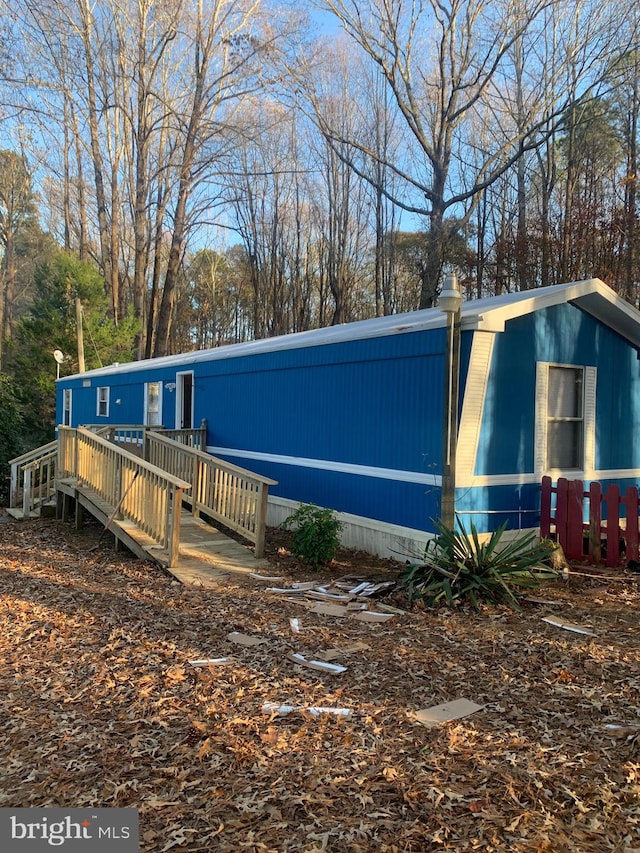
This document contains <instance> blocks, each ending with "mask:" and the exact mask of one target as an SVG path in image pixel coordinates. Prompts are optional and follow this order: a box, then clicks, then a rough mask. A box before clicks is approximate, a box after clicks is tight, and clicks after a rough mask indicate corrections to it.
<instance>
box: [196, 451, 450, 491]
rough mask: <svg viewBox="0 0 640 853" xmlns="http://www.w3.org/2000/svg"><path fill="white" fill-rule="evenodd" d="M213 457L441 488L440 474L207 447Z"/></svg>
mask: <svg viewBox="0 0 640 853" xmlns="http://www.w3.org/2000/svg"><path fill="white" fill-rule="evenodd" d="M207 453H210V454H211V455H212V456H233V457H236V458H238V459H255V460H258V461H260V462H275V463H276V464H277V465H292V466H294V467H296V468H316V469H318V470H320V471H336V472H337V473H339V474H355V475H356V476H359V477H377V478H378V479H381V480H395V481H396V482H400V483H418V484H419V485H426V486H441V485H442V477H441V476H440V474H429V473H421V472H419V471H403V470H399V469H395V468H376V467H374V466H370V465H355V464H353V463H351V462H332V461H330V460H328V459H307V458H305V457H302V456H282V455H280V454H278V453H260V452H257V451H254V450H235V449H234V448H231V447H207Z"/></svg>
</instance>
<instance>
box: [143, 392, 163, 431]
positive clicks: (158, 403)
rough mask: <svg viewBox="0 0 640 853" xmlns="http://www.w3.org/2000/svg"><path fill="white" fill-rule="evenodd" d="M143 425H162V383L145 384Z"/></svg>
mask: <svg viewBox="0 0 640 853" xmlns="http://www.w3.org/2000/svg"><path fill="white" fill-rule="evenodd" d="M144 422H145V424H147V425H148V426H160V425H161V424H162V382H147V383H146V384H145V419H144Z"/></svg>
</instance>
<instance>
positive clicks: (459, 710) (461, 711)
mask: <svg viewBox="0 0 640 853" xmlns="http://www.w3.org/2000/svg"><path fill="white" fill-rule="evenodd" d="M483 708H484V705H476V703H475V702H470V701H469V700H468V699H454V700H453V701H452V702H443V703H442V704H441V705H433V707H431V708H424V709H423V710H421V711H414V713H413V716H414V717H415V719H416V720H417V721H418V722H419V723H422V725H423V726H427V727H431V726H436V725H438V723H448V722H450V721H451V720H459V719H460V718H462V717H468V716H469V714H475V712H476V711H481V710H482V709H483Z"/></svg>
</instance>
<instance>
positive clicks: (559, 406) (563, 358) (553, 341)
mask: <svg viewBox="0 0 640 853" xmlns="http://www.w3.org/2000/svg"><path fill="white" fill-rule="evenodd" d="M445 324H446V317H445V315H444V314H443V312H442V311H440V310H439V309H437V308H433V309H429V310H425V311H416V312H411V313H408V314H403V315H395V316H390V317H380V318H376V319H372V320H364V321H361V322H358V323H350V324H345V325H342V326H334V327H331V328H327V329H317V330H312V331H308V332H301V333H298V334H292V335H286V336H282V337H278V338H270V339H266V340H259V341H252V342H249V343H242V344H235V345H230V346H224V347H220V348H217V349H212V350H204V351H198V352H190V353H185V354H182V355H176V356H169V357H165V358H158V359H152V360H148V361H140V362H134V363H131V364H114V365H112V366H110V367H105V368H100V369H98V370H92V371H89V372H87V373H84V374H80V375H76V376H70V377H65V378H62V379H60V380H59V381H58V400H57V404H58V422H59V423H64V424H68V425H71V426H77V425H79V424H85V423H91V424H95V423H99V424H104V425H107V424H110V423H113V424H136V423H146V424H155V425H157V424H163V425H164V426H165V427H168V428H172V427H176V428H181V427H190V426H194V425H195V426H198V425H199V424H200V421H201V420H202V419H206V422H207V450H208V451H209V452H210V453H212V454H214V455H216V456H220V457H222V458H224V459H227V460H229V461H231V462H234V463H236V464H238V465H241V466H243V467H245V468H248V469H250V470H252V471H255V472H257V473H260V474H263V475H266V476H268V477H271V478H273V479H275V480H277V481H278V485H277V486H275V487H273V488H272V489H271V493H270V506H269V523H271V524H276V523H279V522H280V521H281V520H282V519H283V518H284V517H286V515H288V514H289V513H290V512H291V510H292V508H293V507H295V506H296V505H297V503H298V502H311V503H315V504H318V505H319V506H324V507H330V508H332V509H334V510H336V511H337V512H338V513H339V514H340V515H341V518H342V519H343V521H344V522H345V529H344V539H345V542H346V543H347V544H350V545H353V546H356V547H361V548H363V549H365V550H370V551H372V552H376V553H381V554H384V555H389V554H396V555H397V554H398V553H400V554H402V553H407V551H408V549H410V548H411V547H412V543H413V544H414V545H415V543H423V542H424V541H425V540H426V538H428V536H429V534H430V533H431V532H432V531H433V524H432V521H431V519H433V518H435V517H438V515H439V506H440V495H441V483H442V479H441V459H442V429H443V412H442V409H443V400H444V393H443V387H444V377H445V343H446V329H445ZM461 328H462V333H461V368H460V427H459V441H458V454H457V475H456V485H457V490H456V509H457V512H458V513H459V515H460V516H461V518H462V520H463V521H467V522H468V521H469V520H473V521H474V523H475V524H476V526H477V527H478V529H479V530H481V531H490V530H492V529H495V528H496V527H497V526H498V525H500V524H501V523H502V522H504V521H505V520H507V521H508V522H509V525H510V527H511V528H514V529H518V528H535V527H537V525H538V513H539V506H540V480H541V477H542V476H543V475H544V474H551V476H552V477H553V478H554V479H556V478H557V477H558V476H568V477H574V478H581V479H583V480H586V481H589V480H600V481H601V482H606V481H608V480H615V481H616V482H619V483H620V484H621V485H630V484H636V483H637V481H638V479H640V442H639V441H637V440H636V438H637V436H638V435H639V434H640V361H639V356H638V354H639V352H640V312H638V311H637V310H636V309H634V308H633V307H631V306H630V305H628V304H627V303H626V302H625V301H624V300H622V299H621V298H620V297H618V296H617V295H616V294H615V293H614V292H613V291H612V290H611V289H610V288H608V287H607V286H606V285H605V284H604V283H603V282H601V281H599V280H598V279H591V280H588V281H582V282H574V283H571V284H564V285H557V286H553V287H547V288H540V289H538V290H533V291H527V292H522V293H515V294H507V295H504V296H498V297H494V298H490V299H481V300H475V301H469V302H466V303H463V306H462V317H461Z"/></svg>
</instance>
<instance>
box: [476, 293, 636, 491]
mask: <svg viewBox="0 0 640 853" xmlns="http://www.w3.org/2000/svg"><path fill="white" fill-rule="evenodd" d="M539 361H543V362H557V363H559V364H575V365H579V366H595V367H597V370H598V374H597V387H596V468H603V469H607V468H630V467H640V445H638V444H635V446H634V440H633V435H634V434H635V435H636V436H637V435H638V428H639V427H640V398H639V395H640V381H639V380H640V364H639V363H638V360H637V354H636V351H635V349H634V348H633V347H632V346H631V345H630V344H629V343H628V342H627V341H625V340H624V339H623V338H621V337H620V336H619V335H617V334H616V333H615V332H613V331H612V330H611V329H609V328H608V327H606V326H605V325H604V324H602V323H600V322H599V321H598V320H596V319H594V318H593V317H592V316H591V315H589V314H587V313H585V312H584V311H582V310H580V309H579V308H576V307H575V306H572V305H558V306H555V307H553V308H546V309H542V310H540V311H537V312H535V313H533V314H529V315H527V316H524V317H520V318H518V319H515V320H511V321H510V322H509V323H508V324H507V330H506V331H505V332H504V333H502V334H498V335H496V342H495V348H494V352H493V360H492V365H491V374H490V378H489V385H488V388H487V396H486V401H485V408H484V413H483V422H482V434H481V440H480V447H479V449H478V457H477V459H476V468H475V473H476V474H478V475H490V474H511V473H517V472H522V473H526V472H532V471H533V470H534V439H535V436H534V424H535V381H536V362H539Z"/></svg>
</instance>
